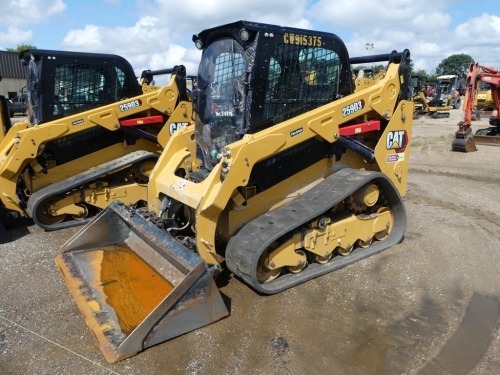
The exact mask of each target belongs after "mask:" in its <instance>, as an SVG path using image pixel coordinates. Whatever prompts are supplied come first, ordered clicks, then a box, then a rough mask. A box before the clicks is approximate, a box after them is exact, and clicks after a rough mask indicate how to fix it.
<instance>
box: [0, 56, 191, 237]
mask: <svg viewBox="0 0 500 375" xmlns="http://www.w3.org/2000/svg"><path fill="white" fill-rule="evenodd" d="M22 58H23V61H25V63H27V65H28V70H27V71H28V74H27V89H28V93H29V105H28V114H29V121H21V122H19V123H16V124H15V125H13V126H12V125H11V123H10V119H8V118H7V117H6V116H2V118H3V124H2V125H3V126H2V129H4V132H3V133H2V135H1V137H0V141H1V143H0V187H1V190H2V192H1V195H0V213H1V218H2V222H4V223H11V222H13V221H15V220H17V219H19V218H22V217H29V218H32V219H33V220H34V222H35V223H36V224H38V225H40V226H41V227H42V228H44V229H46V230H54V229H59V228H64V227H68V226H73V225H81V224H84V223H85V222H86V220H88V219H89V218H90V217H92V216H93V215H94V214H96V213H97V212H99V211H100V210H101V209H102V208H104V207H106V205H107V204H109V202H111V201H112V200H113V199H114V198H117V197H120V198H121V199H122V200H124V201H125V202H127V203H128V204H137V203H139V202H142V201H145V199H146V198H145V192H146V185H145V183H146V182H147V179H148V174H149V171H150V170H151V168H152V166H153V165H154V162H155V161H156V159H157V158H158V156H159V153H160V151H161V149H162V144H163V145H164V144H165V143H166V142H167V139H168V137H169V136H170V132H172V131H174V130H176V129H178V128H180V127H182V126H187V125H188V124H189V123H190V118H191V103H190V98H189V93H188V90H187V88H186V80H187V77H186V72H185V68H184V67H183V66H177V67H175V68H173V69H164V70H159V71H145V72H143V74H142V77H141V79H140V82H138V80H137V79H136V76H135V73H134V71H133V69H132V67H131V66H130V64H129V63H128V62H127V61H126V60H125V59H123V58H121V57H119V56H116V55H104V54H89V53H76V52H63V51H46V50H32V51H26V52H24V53H23V54H22ZM158 74H170V75H171V78H170V81H169V83H168V84H167V85H166V86H164V87H155V86H154V85H152V82H153V77H154V75H158ZM178 105H179V108H177V106H178ZM176 109H177V111H176ZM164 125H166V127H165V129H164ZM162 130H165V131H164V132H163V133H162Z"/></svg>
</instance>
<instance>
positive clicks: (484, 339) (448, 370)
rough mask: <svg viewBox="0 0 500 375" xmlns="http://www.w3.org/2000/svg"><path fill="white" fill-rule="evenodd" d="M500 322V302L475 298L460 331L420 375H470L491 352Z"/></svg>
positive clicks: (486, 298)
mask: <svg viewBox="0 0 500 375" xmlns="http://www.w3.org/2000/svg"><path fill="white" fill-rule="evenodd" d="M499 318H500V300H499V299H498V298H493V297H486V296H481V295H479V294H473V296H472V298H471V300H470V302H469V305H468V306H467V309H466V311H465V315H464V318H463V320H462V322H461V323H460V325H459V326H458V328H457V330H456V331H455V332H454V333H453V335H452V336H451V337H450V339H449V340H448V342H447V343H446V344H445V345H444V347H443V348H442V349H441V351H440V352H439V353H438V354H437V355H436V356H435V357H434V358H432V359H431V360H430V361H429V362H427V364H426V365H425V366H424V367H423V368H422V369H420V371H419V372H418V375H427V374H429V375H430V374H454V375H462V374H464V375H465V374H468V373H469V372H470V371H471V370H472V369H473V368H474V366H475V365H476V364H477V363H478V362H479V361H480V360H481V358H482V357H483V356H484V354H485V353H486V351H487V350H488V348H489V346H490V343H491V340H492V338H493V333H494V332H495V329H496V325H497V322H498V320H499Z"/></svg>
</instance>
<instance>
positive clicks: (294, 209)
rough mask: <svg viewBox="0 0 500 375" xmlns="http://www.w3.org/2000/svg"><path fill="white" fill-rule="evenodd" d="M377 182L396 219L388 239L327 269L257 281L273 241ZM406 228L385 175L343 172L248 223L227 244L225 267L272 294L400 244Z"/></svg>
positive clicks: (312, 268)
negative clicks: (263, 281) (371, 182)
mask: <svg viewBox="0 0 500 375" xmlns="http://www.w3.org/2000/svg"><path fill="white" fill-rule="evenodd" d="M373 180H376V181H377V183H378V184H379V185H380V186H381V188H382V190H383V194H384V196H385V197H386V198H387V201H388V204H389V207H390V208H391V210H392V211H393V215H394V227H393V229H392V231H391V234H390V235H389V236H388V238H387V239H385V240H384V241H375V242H374V243H373V244H372V245H371V246H369V247H368V248H365V249H356V250H354V251H353V252H352V253H351V254H350V255H348V256H346V257H335V258H333V259H332V260H331V261H330V262H329V263H327V264H309V265H308V267H307V268H306V269H305V270H303V271H302V272H300V273H297V274H286V275H282V276H280V277H278V278H277V279H275V280H273V281H269V282H266V283H260V282H259V281H258V280H257V274H256V270H257V264H258V260H259V258H260V256H261V254H262V253H263V252H264V251H265V250H266V249H267V248H268V246H269V245H270V244H271V243H272V242H273V241H275V240H276V239H278V238H280V237H282V236H283V235H285V234H287V233H289V232H291V231H293V230H294V229H295V228H298V227H300V226H301V225H303V224H305V223H308V222H310V221H311V220H313V219H315V218H316V217H318V216H320V215H321V214H323V213H324V212H326V211H328V210H330V209H331V208H333V207H334V206H335V205H336V204H338V203H339V202H341V201H342V200H344V199H345V198H347V197H348V196H349V195H350V194H351V193H352V192H354V191H356V190H357V189H359V188H361V187H362V186H363V185H365V184H366V183H368V182H370V181H373ZM405 228H406V212H405V209H404V206H403V202H402V200H401V197H400V195H399V193H398V191H397V189H396V188H395V187H394V185H393V184H392V182H391V181H390V180H389V179H388V178H387V177H386V176H385V175H383V174H382V173H379V172H368V171H358V170H354V169H350V168H344V169H341V170H340V171H338V172H336V173H334V174H333V175H331V176H329V177H328V178H327V179H326V180H325V181H323V182H322V183H320V184H319V185H317V186H316V187H314V188H313V189H311V190H310V191H308V192H307V193H306V194H304V195H302V196H300V197H298V198H296V199H294V200H293V201H292V202H290V203H288V204H285V205H283V206H281V207H279V208H277V209H275V210H273V211H270V212H268V213H266V214H264V215H262V216H260V217H258V218H256V219H254V220H252V221H251V222H249V223H247V224H246V225H245V226H244V227H243V228H242V229H241V230H240V231H239V232H238V233H237V234H236V235H235V236H233V237H232V238H231V239H230V241H229V243H228V246H227V248H226V266H227V267H228V268H229V270H230V271H232V272H234V273H235V274H236V275H237V276H239V277H240V278H242V279H243V280H244V281H245V282H246V283H247V284H249V285H250V286H251V287H252V288H254V289H255V290H256V291H258V292H261V293H263V294H274V293H278V292H281V291H283V290H285V289H288V288H290V287H292V286H295V285H297V284H300V283H303V282H305V281H308V280H311V279H313V278H315V277H318V276H320V275H323V274H326V273H328V272H331V271H333V270H335V269H338V268H341V267H344V266H347V265H349V264H352V263H354V262H356V261H359V260H361V259H364V258H367V257H369V256H372V255H375V254H377V253H379V252H381V251H382V250H385V249H387V248H389V247H391V246H393V245H395V244H397V243H399V242H400V241H401V240H402V239H403V237H404V231H405Z"/></svg>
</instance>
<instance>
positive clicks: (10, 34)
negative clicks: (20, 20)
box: [0, 27, 33, 46]
mask: <svg viewBox="0 0 500 375" xmlns="http://www.w3.org/2000/svg"><path fill="white" fill-rule="evenodd" d="M32 36H33V32H32V31H31V30H21V29H19V28H17V27H8V28H7V30H6V31H5V32H2V31H0V44H3V45H6V46H13V45H19V44H23V43H25V41H26V40H30V39H31V38H32Z"/></svg>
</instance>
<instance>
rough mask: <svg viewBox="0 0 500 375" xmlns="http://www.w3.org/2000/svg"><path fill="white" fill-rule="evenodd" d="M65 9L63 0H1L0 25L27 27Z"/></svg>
mask: <svg viewBox="0 0 500 375" xmlns="http://www.w3.org/2000/svg"><path fill="white" fill-rule="evenodd" d="M65 9H66V4H65V3H64V1H63V0H18V1H7V0H2V16H1V17H0V27H1V26H5V25H6V26H13V25H14V26H13V27H17V28H20V29H29V28H30V25H31V24H36V23H41V22H45V21H47V20H48V19H50V18H51V17H53V16H55V15H58V14H61V13H62V12H63V11H64V10H65Z"/></svg>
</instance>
